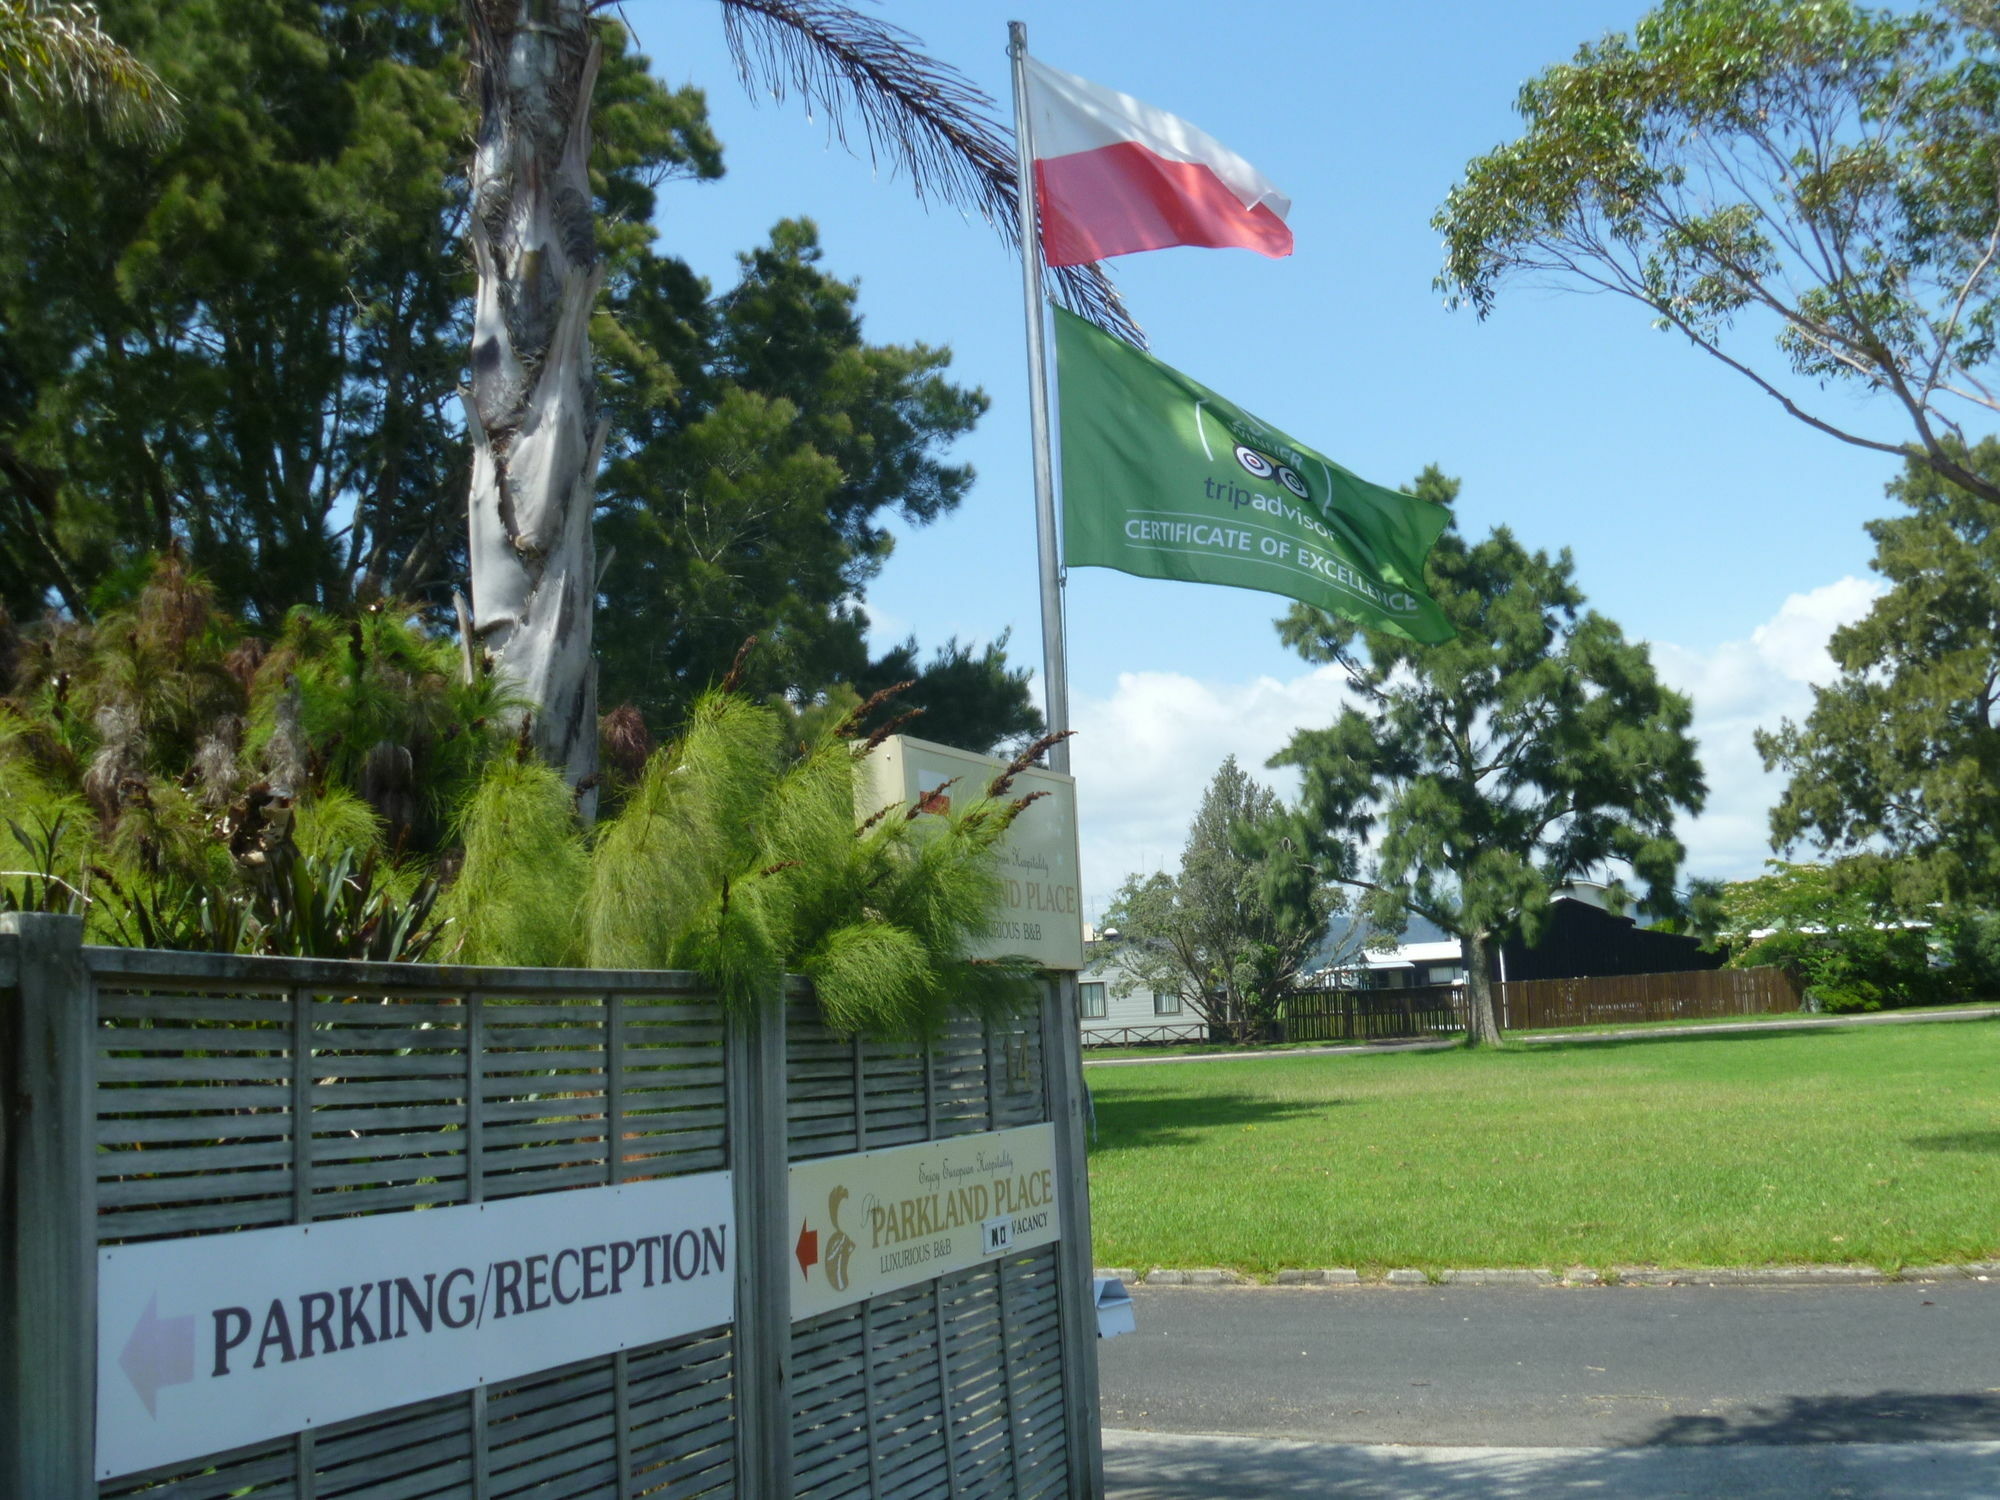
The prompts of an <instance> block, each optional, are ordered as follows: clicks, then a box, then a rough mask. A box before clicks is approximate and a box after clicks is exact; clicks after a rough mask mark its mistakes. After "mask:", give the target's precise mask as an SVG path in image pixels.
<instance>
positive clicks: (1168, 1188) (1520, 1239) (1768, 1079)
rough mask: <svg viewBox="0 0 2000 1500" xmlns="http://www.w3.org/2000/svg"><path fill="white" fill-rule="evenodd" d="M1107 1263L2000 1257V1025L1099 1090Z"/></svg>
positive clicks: (1181, 1070) (1116, 1076) (1594, 1050)
mask: <svg viewBox="0 0 2000 1500" xmlns="http://www.w3.org/2000/svg"><path fill="white" fill-rule="evenodd" d="M1086 1076H1087V1078H1088V1081H1089V1083H1090V1087H1091V1091H1092V1093H1093V1095H1094V1097H1095V1101H1096V1110H1097V1125H1098V1138H1097V1143H1096V1146H1095V1148H1094V1149H1093V1151H1092V1153H1091V1211H1092V1217H1093V1228H1094V1231H1095V1239H1096V1258H1097V1262H1098V1264H1100V1265H1116V1266H1133V1267H1137V1268H1138V1269H1140V1270H1142V1271H1143V1270H1145V1269H1147V1268H1150V1267H1152V1266H1156V1265H1157V1266H1228V1267H1233V1268H1235V1269H1237V1270H1241V1271H1246V1272H1249V1273H1252V1274H1268V1273H1270V1272H1272V1271H1275V1270H1278V1269H1280V1268H1281V1267H1287V1266H1297V1267H1314V1266H1355V1267H1359V1268H1361V1269H1362V1270H1363V1271H1364V1272H1366V1271H1370V1270H1375V1271H1379V1270H1382V1269H1386V1268H1388V1267H1391V1266H1419V1267H1424V1268H1426V1269H1443V1268H1445V1267H1447V1266H1550V1267H1556V1268H1562V1267H1567V1266H1572V1265H1586V1266H1594V1267H1596V1268H1598V1269H1600V1270H1603V1269H1608V1268H1610V1267H1612V1266H1616V1265H1644V1264H1654V1265H1662V1266H1727V1265H1760V1264H1771V1263H1786V1262H1811V1263H1821V1264H1828V1263H1840V1262H1849V1261H1853V1262H1866V1263H1868V1264H1872V1265H1877V1266H1881V1267H1883V1268H1884V1269H1893V1268H1896V1267H1899V1266H1902V1265H1909V1264H1924V1263H1928V1262H1935V1261H1951V1260H1978V1259H1985V1258H1988V1257H1992V1256H1994V1255H1995V1254H1996V1252H2000V1023H1996V1022H1994V1021H1968V1022H1963V1023H1954V1024H1945V1025H1929V1026H1910V1027H1869V1028H1861V1029H1856V1030H1824V1031H1804V1032H1790V1033H1786V1032H1762V1033H1752V1034H1750V1035H1738V1036H1728V1037H1674V1036H1665V1037H1661V1038H1659V1039H1652V1038H1648V1039H1646V1040H1643V1041H1629V1042H1597V1043H1592V1044H1588V1045H1575V1046H1568V1045H1563V1044H1560V1043H1552V1044H1547V1045H1543V1046H1537V1047H1533V1048H1526V1047H1524V1048H1519V1049H1514V1050H1509V1051H1504V1052H1485V1053H1466V1052H1459V1051H1453V1052H1432V1053H1400V1054H1398V1053H1389V1054H1381V1055H1376V1056H1365V1055H1364V1056H1354V1055H1349V1056H1342V1057H1301V1058H1261V1059H1257V1060H1254V1061H1244V1062H1234V1061H1231V1062H1213V1063H1184V1064H1179V1065H1167V1066H1163V1067H1158V1068H1146V1067H1132V1068H1097V1069H1092V1070H1091V1071H1090V1072H1089V1073H1088V1074H1087V1075H1086Z"/></svg>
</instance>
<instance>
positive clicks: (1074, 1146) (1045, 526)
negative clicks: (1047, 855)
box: [1007, 21, 1104, 1500]
mask: <svg viewBox="0 0 2000 1500" xmlns="http://www.w3.org/2000/svg"><path fill="white" fill-rule="evenodd" d="M1007 55H1008V56H1009V57H1010V58H1012V59H1013V62H1014V151H1015V154H1016V156H1017V157H1018V158H1019V160H1018V163H1017V166H1018V168H1019V171H1018V176H1017V179H1016V184H1015V186H1016V190H1017V193H1018V195H1019V199H1020V211H1021V290H1022V293H1023V296H1024V298H1025V301H1026V309H1025V310H1026V313H1027V320H1028V431H1029V436H1030V438H1031V439H1032V441H1033V443H1034V449H1035V540H1036V542H1037V543H1038V545H1039V550H1040V553H1041V569H1042V682H1043V689H1042V701H1043V705H1044V712H1045V713H1046V714H1047V716H1048V721H1049V731H1050V732H1051V733H1052V734H1060V733H1063V732H1065V731H1066V730H1068V728H1069V658H1068V653H1067V650H1066V647H1065V644H1064V640H1063V598H1062V572H1061V567H1062V564H1061V559H1060V557H1059V556H1058V553H1057V542H1056V477H1055V466H1054V464H1053V463H1052V462H1051V461H1050V457H1049V363H1048V349H1047V347H1046V344H1045V341H1044V338H1043V333H1042V326H1043V311H1042V239H1041V235H1040V234H1038V233H1037V232H1036V227H1035V179H1034V170H1035V128H1034V124H1033V122H1032V121H1031V120H1030V119H1029V118H1028V28H1027V27H1026V26H1025V25H1024V24H1022V23H1021V22H1019V21H1010V22H1008V23H1007ZM1049 769H1051V770H1053V771H1058V772H1060V773H1061V774H1063V775H1065V776H1067V775H1068V774H1069V741H1067V740H1059V741H1057V742H1056V744H1055V745H1054V746H1053V747H1052V748H1051V749H1050V751H1049ZM1046 977H1047V979H1048V980H1049V981H1050V997H1049V998H1050V1003H1049V1004H1048V1005H1046V1006H1045V1007H1044V1008H1043V1012H1042V1049H1043V1055H1044V1057H1045V1059H1046V1060H1047V1063H1048V1066H1047V1067H1046V1068H1045V1069H1044V1075H1045V1078H1044V1081H1045V1086H1046V1089H1047V1098H1046V1102H1047V1103H1048V1106H1049V1118H1050V1120H1051V1121H1052V1122H1053V1123H1054V1125H1055V1128H1056V1169H1057V1172H1058V1173H1059V1175H1060V1176H1061V1178H1062V1182H1063V1188H1062V1220H1063V1229H1062V1234H1063V1237H1062V1240H1061V1242H1060V1248H1059V1255H1060V1261H1059V1264H1060V1266H1061V1272H1060V1274H1059V1276H1058V1278H1057V1288H1058V1290H1057V1296H1056V1306H1057V1318H1058V1320H1059V1322H1060V1325H1061V1328H1062V1347H1063V1358H1062V1365H1063V1408H1064V1418H1065V1421H1064V1426H1065V1429H1066V1431H1067V1433H1068V1442H1069V1461H1070V1462H1069V1495H1070V1500H1100V1497H1101V1496H1102V1495H1103V1494H1104V1445H1103V1428H1102V1416H1101V1413H1100V1412H1099V1409H1098V1404H1097V1314H1096V1309H1095V1298H1094V1297H1093V1295H1092V1282H1091V1254H1090V1178H1089V1174H1088V1171H1087V1169H1086V1168H1085V1165H1084V1162H1085V1148H1084V1141H1083V1110H1084V1104H1083V1101H1084V1099H1085V1097H1086V1090H1085V1088H1084V1083H1083V1066H1082V1064H1083V1055H1082V1052H1081V1050H1080V1048H1079V1045H1078V1037H1079V1035H1080V1023H1079V1022H1078V1019H1077V982H1076V975H1075V974H1073V973H1069V972H1052V973H1049V974H1048V975H1047V976H1046Z"/></svg>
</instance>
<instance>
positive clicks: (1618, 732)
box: [1271, 467, 1706, 1042]
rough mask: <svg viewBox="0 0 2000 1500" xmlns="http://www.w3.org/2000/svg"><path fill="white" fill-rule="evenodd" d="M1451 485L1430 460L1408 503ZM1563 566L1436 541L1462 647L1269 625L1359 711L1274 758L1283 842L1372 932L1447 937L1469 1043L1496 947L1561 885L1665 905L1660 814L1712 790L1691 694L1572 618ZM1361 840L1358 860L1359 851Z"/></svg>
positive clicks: (1483, 1016)
mask: <svg viewBox="0 0 2000 1500" xmlns="http://www.w3.org/2000/svg"><path fill="white" fill-rule="evenodd" d="M1458 489H1459V483H1458V481H1457V480H1455V479H1449V478H1446V477H1445V476H1444V475H1443V474H1441V473H1440V472H1439V471H1438V470H1437V469H1436V468H1435V467H1433V468H1427V469H1426V470H1424V472H1423V473H1422V474H1420V475H1418V476H1417V479H1416V482H1415V483H1414V484H1413V485H1412V486H1411V493H1413V494H1415V495H1418V496H1420V497H1421V498H1423V499H1426V500H1430V501H1433V502H1434V503H1437V504H1440V505H1446V504H1449V503H1451V502H1452V501H1453V500H1454V499H1455V498H1456V497H1457V494H1458ZM1575 571H1576V570H1575V567H1574V565H1573V563H1572V562H1571V559H1570V556H1569V553H1568V552H1567V551H1564V552H1563V553H1562V554H1561V555H1560V556H1558V557H1556V558H1554V559H1551V558H1550V557H1549V556H1548V555H1547V554H1546V553H1543V552H1529V551H1528V550H1527V549H1526V548H1524V547H1523V546H1522V545H1521V544H1520V543H1519V542H1518V541H1517V540H1515V538H1514V536H1513V534H1512V533H1511V532H1509V531H1508V530H1507V529H1506V528H1504V527H1502V528H1499V529H1497V530H1495V531H1494V532H1493V534H1492V535H1491V536H1489V537H1488V538H1487V539H1486V540H1484V541H1482V542H1478V543H1470V542H1467V541H1466V540H1465V539H1464V538H1463V537H1461V536H1460V535H1459V534H1458V533H1457V531H1456V530H1447V531H1446V532H1445V533H1444V535H1443V536H1442V537H1440V538H1439V540H1438V544H1437V546H1436V547H1435V548H1434V549H1433V551H1432V553H1431V557H1430V562H1429V565H1428V567H1427V568H1426V570H1425V576H1426V579H1427V581H1428V583H1427V586H1428V588H1429V590H1430V593H1431V597H1432V598H1434V599H1436V600H1437V601H1438V604H1439V606H1440V607H1441V608H1443V610H1444V611H1445V613H1446V615H1447V616H1448V617H1449V618H1450V620H1451V622H1452V624H1453V625H1454V626H1455V627H1456V628H1457V630H1458V638H1457V639H1456V640H1453V641H1447V642H1444V643H1443V644H1441V645H1435V646H1424V645H1418V644H1416V643H1414V642H1411V641H1407V640H1404V639H1402V638H1401V637H1398V636H1392V635H1387V634H1382V633H1378V632H1372V631H1364V630H1362V629H1361V628H1360V627H1358V626H1356V625H1353V624H1352V623H1350V622H1348V621H1345V620H1341V619H1338V618H1336V617H1334V616H1330V615H1327V614H1325V613H1323V612H1321V611H1319V610H1316V609H1312V608H1310V607H1308V606H1305V605H1294V606H1293V607H1292V610H1291V612H1290V613H1289V614H1288V615H1287V616H1286V617H1285V618H1284V619H1283V620H1282V621H1280V622H1279V626H1278V630H1279V634H1280V636H1282V637H1283V639H1284V641H1285V643H1286V644H1287V645H1289V646H1292V647H1293V648H1294V649H1296V650H1297V651H1298V652H1299V654H1300V655H1301V656H1303V657H1305V659H1306V660H1308V661H1312V662H1337V663H1339V664H1340V665H1341V666H1342V667H1344V668H1345V669H1346V671H1347V676H1348V681H1349V683H1350V685H1351V687H1352V688H1353V691H1354V693H1355V695H1356V697H1357V699H1358V703H1357V705H1356V706H1354V707H1351V708H1347V709H1345V710H1343V711H1342V713H1341V714H1340V716H1339V717H1338V718H1337V719H1336V720H1335V721H1334V722H1333V724H1332V725H1331V726H1329V727H1328V728H1325V729H1313V730H1302V731H1300V732H1299V733H1298V734H1296V735H1295V736H1293V738H1292V742H1291V744H1290V745H1289V746H1287V747H1286V748H1285V749H1284V750H1283V751H1282V752H1280V753H1279V754H1278V755H1277V756H1275V757H1273V759H1272V762H1271V763H1272V764H1273V765H1291V766H1297V767H1298V768H1299V770H1300V772H1301V773H1302V775H1303V777H1304V787H1303V791H1302V795H1301V799H1300V804H1299V811H1298V813H1297V814H1296V816H1295V819H1294V828H1295V835H1296V840H1297V842H1298V844H1299V846H1300V848H1301V850H1302V851H1304V852H1305V853H1307V854H1309V855H1311V856H1312V857H1314V858H1316V859H1318V860H1321V861H1322V862H1323V863H1324V864H1325V867H1326V868H1327V869H1328V871H1329V873H1330V874H1331V875H1332V877H1333V878H1334V879H1336V880H1338V881H1340V882H1341V883H1343V884H1345V885H1347V886H1349V887H1351V888H1353V889H1355V890H1357V891H1358V892H1360V893H1361V897H1362V899H1361V907H1362V912H1363V914H1364V915H1365V916H1366V917H1367V919H1368V921H1369V923H1370V925H1371V926H1373V927H1374V928H1376V929H1378V930H1380V931H1385V932H1400V931H1401V930H1402V929H1403V927H1404V926H1405V924H1406V922H1407V914H1408V913H1411V912H1414V913H1417V914H1420V915H1422V916H1425V917H1428V918H1429V919H1430V920H1432V921H1433V922H1435V923H1437V924H1438V926H1440V927H1442V928H1443V929H1444V930H1445V931H1446V932H1449V933H1452V934H1454V935H1455V936H1457V937H1458V938H1459V940H1460V942H1461V944H1462V946H1463V948H1464V950H1465V966H1466V971H1467V975H1468V981H1467V982H1468V989H1469V992H1470V1002H1471V1034H1472V1038H1473V1040H1474V1041H1475V1042H1478V1041H1490V1040H1497V1039H1498V1036H1499V1030H1498V1027H1497V1025H1496V1024H1495V1021H1494V1016H1493V1006H1492V995H1491V990H1490V983H1489V981H1490V973H1489V963H1490V957H1491V954H1492V949H1493V944H1494V943H1495V942H1496V941H1497V940H1499V939H1500V938H1502V937H1504V936H1506V935H1508V934H1511V933H1517V932H1518V933H1520V934H1521V935H1522V936H1524V937H1526V938H1527V939H1528V940H1529V941H1533V939H1534V937H1535V935H1536V933H1537V931H1538V929H1539V927H1540V923H1541V921H1542V920H1543V917H1544V914H1545V913H1546V911H1547V909H1548V902H1549V897H1550V895H1551V894H1552V893H1553V892H1554V890H1555V889H1556V888H1557V887H1558V886H1560V885H1561V884H1562V883H1563V882H1564V881H1566V880H1569V879H1571V878H1572V877H1575V876H1580V875H1586V874H1589V873H1590V872H1592V871H1594V870H1598V869H1600V868H1604V867H1607V866H1622V867H1623V868H1624V869H1626V870H1628V871H1630V872H1631V874H1632V875H1633V876H1635V877H1636V878H1637V880H1638V881H1639V882H1641V883H1642V885H1643V886H1644V902H1643V904H1644V906H1645V907H1646V909H1648V910H1650V911H1653V912H1656V913H1660V914H1665V913H1667V912H1671V911H1674V910H1677V909H1678V906H1679V900H1678V898H1677V896H1676V895H1675V891H1674V880H1675V877H1676V875H1677V873H1678V871H1679V868H1680V862H1681V856H1682V849H1681V845H1680V842H1679V840H1678V839H1677V838H1675V836H1674V832H1673V825H1674V819H1675V816H1676V814H1677V813H1680V812H1683V811H1685V812H1690V813H1692V812H1698V811H1700V809H1701V806H1702V802H1703V799H1704V797H1705V795H1706V787H1705V785H1704V783H1703V780H1702V772H1701V766H1700V764H1699V762H1698V761H1697V759H1696V756H1695V744H1694V741H1693V740H1692V739H1691V738H1690V737H1689V735H1688V724H1689V722H1690V720H1691V718H1692V716H1693V712H1692V709H1691V707H1690V705H1689V703H1688V700H1687V699H1686V698H1684V697H1682V696H1681V695H1680V694H1679V693H1676V692H1673V691H1672V690H1671V689H1669V688H1667V687H1665V686H1663V685H1662V684H1661V682H1660V681H1659V678H1658V676H1657V675H1656V674H1655V672H1654V670H1653V663H1652V659H1651V656H1650V654H1649V653H1648V651H1647V649H1646V647H1645V645H1644V644H1643V643H1641V642H1635V641H1628V640H1626V639H1625V635H1624V632H1623V631H1621V630H1620V629H1619V627H1618V626H1617V625H1616V624H1615V623H1614V622H1612V621H1611V620H1609V619H1606V618H1605V617H1604V616H1603V615H1600V614H1598V613H1597V612H1596V611H1595V610H1592V609H1588V608H1586V607H1585V601H1584V595H1583V593H1582V591H1581V590H1580V589H1579V588H1578V587H1577V585H1576V580H1575ZM1357 648H1358V649H1359V651H1360V652H1361V653H1363V654H1364V655H1365V661H1364V660H1363V659H1361V657H1360V656H1357V654H1356V651H1357ZM1371 846H1372V848H1373V849H1374V851H1375V852H1374V856H1373V862H1372V864H1369V865H1364V864H1363V863H1362V862H1361V861H1360V860H1359V858H1358V857H1357V854H1356V852H1355V851H1357V850H1359V849H1362V848H1365V847H1371Z"/></svg>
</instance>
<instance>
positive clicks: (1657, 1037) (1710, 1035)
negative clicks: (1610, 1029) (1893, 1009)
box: [1512, 1026, 1848, 1053]
mask: <svg viewBox="0 0 2000 1500" xmlns="http://www.w3.org/2000/svg"><path fill="white" fill-rule="evenodd" d="M1847 1034H1848V1033H1847V1032H1846V1031H1845V1030H1844V1029H1843V1028H1841V1027H1838V1026H1802V1027H1796V1028H1792V1029H1787V1030H1776V1029H1772V1030H1764V1031H1694V1030H1688V1031H1660V1032H1656V1033H1654V1034H1653V1035H1651V1036H1616V1037H1614V1036H1604V1037H1600V1038H1599V1039H1598V1040H1595V1041H1592V1040H1589V1039H1588V1038H1585V1037H1577V1038H1575V1039H1573V1040H1572V1039H1565V1040H1563V1041H1560V1042H1516V1043H1514V1044H1513V1047H1512V1050H1513V1051H1516V1052H1534V1053H1539V1052H1616V1051H1622V1050H1623V1049H1625V1048H1627V1047H1657V1046H1659V1045H1660V1044H1661V1043H1663V1042H1675V1043H1682V1044H1686V1045H1689V1046H1692V1045H1695V1044H1697V1043H1701V1042H1776V1041H1786V1042H1791V1041H1797V1040H1799V1039H1800V1038H1801V1037H1813V1038H1815V1039H1824V1038H1826V1037H1832V1036H1846V1035H1847Z"/></svg>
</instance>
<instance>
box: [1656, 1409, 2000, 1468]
mask: <svg viewBox="0 0 2000 1500" xmlns="http://www.w3.org/2000/svg"><path fill="white" fill-rule="evenodd" d="M1994 1439H2000V1396H1939V1395H1928V1394H1918V1393H1916V1392H1914V1391H1877V1392H1875V1393H1874V1394H1872V1395H1867V1396H1788V1397H1786V1398H1785V1399H1784V1400H1782V1401H1777V1402H1773V1403H1770V1404H1768V1405H1763V1406H1746V1407H1743V1408H1741V1409H1739V1410H1736V1411H1731V1412H1726V1413H1723V1414H1720V1415H1714V1416H1710V1415H1706V1414H1704V1415H1699V1416H1689V1415H1682V1416H1675V1417H1668V1418H1667V1419H1666V1420H1664V1421H1663V1422H1661V1423H1660V1425H1659V1426H1658V1427H1656V1428H1654V1429H1653V1430H1652V1431H1651V1432H1649V1433H1647V1434H1646V1435H1645V1436H1644V1437H1642V1438H1641V1439H1639V1442H1640V1444H1641V1445H1646V1444H1658V1443H1665V1444H1674V1445H1696V1446H1706V1445H1712V1444H1717V1443H1918V1442H1931V1443H1963V1442H1976V1441H1991V1440H1994ZM1996 1478H2000V1476H1996Z"/></svg>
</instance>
